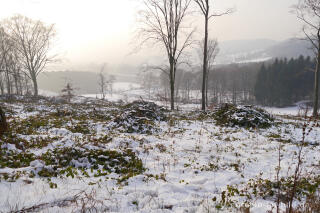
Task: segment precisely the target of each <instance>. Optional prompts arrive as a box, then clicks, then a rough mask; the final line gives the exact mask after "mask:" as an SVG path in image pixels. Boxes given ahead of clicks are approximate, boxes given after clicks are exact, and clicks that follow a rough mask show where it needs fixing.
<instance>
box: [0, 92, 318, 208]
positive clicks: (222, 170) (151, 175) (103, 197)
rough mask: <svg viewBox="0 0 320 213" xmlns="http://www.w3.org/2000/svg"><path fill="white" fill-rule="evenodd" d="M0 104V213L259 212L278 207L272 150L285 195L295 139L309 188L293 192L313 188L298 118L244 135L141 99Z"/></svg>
mask: <svg viewBox="0 0 320 213" xmlns="http://www.w3.org/2000/svg"><path fill="white" fill-rule="evenodd" d="M4 107H5V111H6V112H7V113H8V116H9V123H10V125H11V127H12V129H11V131H12V134H9V135H7V136H4V137H3V138H2V139H1V140H0V145H1V151H0V180H1V182H0V191H1V194H0V212H10V211H18V210H24V211H43V212H82V211H87V212H217V211H219V212H239V211H240V209H242V210H243V209H245V208H248V207H249V208H250V212H257V213H260V212H266V211H268V210H272V208H273V210H274V208H275V205H276V202H275V200H276V192H277V189H276V188H275V185H274V184H275V183H277V182H276V180H277V179H276V176H277V171H278V170H277V168H278V164H279V150H280V159H281V162H280V165H281V169H280V170H279V176H280V177H283V178H284V179H283V181H282V182H281V184H282V185H281V186H282V187H284V188H287V189H288V187H287V186H288V185H286V184H288V183H289V182H288V181H289V179H287V178H290V177H292V175H293V174H294V169H295V165H296V164H297V153H299V147H300V146H298V145H299V144H300V143H301V142H302V141H304V142H305V143H304V146H303V149H302V154H303V170H302V174H308V175H309V176H308V180H310V181H309V182H308V181H307V182H304V185H303V186H301V188H299V190H303V192H304V193H306V194H308V193H311V192H310V191H308V187H309V188H312V187H313V188H312V189H316V190H319V184H320V179H319V174H320V173H319V167H320V156H319V152H320V146H319V138H320V127H319V126H316V125H314V123H313V122H312V121H307V120H304V119H303V118H301V117H292V116H291V117H290V116H286V117H280V116H276V117H275V121H274V122H273V123H272V126H271V127H270V128H244V127H239V126H237V125H235V126H233V127H230V126H228V125H218V123H217V121H216V115H215V113H214V112H208V113H206V114H204V113H201V112H199V111H180V112H169V111H167V110H166V109H164V108H161V107H158V106H156V105H154V104H145V103H143V102H141V101H140V102H135V103H130V104H127V105H125V104H115V103H110V102H105V101H100V100H94V99H91V98H81V99H77V100H75V102H74V103H70V104H56V103H53V102H50V101H48V100H45V99H42V100H39V101H38V102H37V103H32V102H28V101H19V102H16V103H6V104H4ZM239 116H240V117H241V116H242V115H240V114H237V117H239ZM305 123H306V125H304V124H305ZM305 127H306V128H307V131H308V134H305V135H303V129H304V128H305ZM146 128H147V130H148V131H145V130H146ZM311 128H312V131H311ZM309 130H310V132H309ZM303 136H305V139H303ZM279 147H280V149H279ZM305 177H306V176H305ZM317 184H318V185H317ZM283 196H284V195H283ZM298 197H299V198H301V201H299V200H297V199H295V202H294V204H295V206H297V205H299V204H304V198H305V194H303V193H301V194H300V191H299V193H297V198H298ZM283 202H285V201H284V200H283ZM281 207H282V208H283V209H284V207H285V206H284V204H282V205H281Z"/></svg>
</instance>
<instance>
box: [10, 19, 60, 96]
mask: <svg viewBox="0 0 320 213" xmlns="http://www.w3.org/2000/svg"><path fill="white" fill-rule="evenodd" d="M5 25H6V30H7V31H8V34H9V35H10V36H11V39H12V40H13V42H14V44H15V48H16V49H17V51H18V53H19V57H20V60H21V63H22V70H23V71H24V72H25V73H26V75H27V76H28V77H29V78H30V79H31V80H32V83H33V87H34V95H35V96H37V95H38V83H37V76H38V75H39V73H41V72H42V71H43V70H44V69H45V68H46V66H47V65H48V64H49V63H52V62H54V61H55V58H56V57H55V56H54V55H51V56H50V55H49V51H50V50H51V48H52V42H53V38H54V37H55V35H56V32H55V29H54V25H46V24H44V23H43V22H41V21H39V20H32V19H30V18H28V17H25V16H22V15H16V16H13V17H11V18H10V19H7V20H6V21H5Z"/></svg>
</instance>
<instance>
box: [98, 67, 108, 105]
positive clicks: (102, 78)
mask: <svg viewBox="0 0 320 213" xmlns="http://www.w3.org/2000/svg"><path fill="white" fill-rule="evenodd" d="M104 68H105V64H103V65H102V68H101V70H100V73H99V74H98V78H99V81H98V84H99V88H100V92H101V96H102V97H101V98H102V100H104V99H105V97H106V89H107V88H106V87H107V79H106V76H105V74H104Z"/></svg>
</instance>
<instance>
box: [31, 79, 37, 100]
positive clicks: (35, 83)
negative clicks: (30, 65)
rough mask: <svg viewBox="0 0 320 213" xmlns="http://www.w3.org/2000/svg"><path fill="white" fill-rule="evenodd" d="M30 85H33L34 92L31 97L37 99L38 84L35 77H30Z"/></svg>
mask: <svg viewBox="0 0 320 213" xmlns="http://www.w3.org/2000/svg"><path fill="white" fill-rule="evenodd" d="M32 83H33V90H34V93H33V95H34V96H35V97H37V96H38V82H37V77H36V76H32Z"/></svg>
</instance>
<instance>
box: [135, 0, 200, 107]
mask: <svg viewBox="0 0 320 213" xmlns="http://www.w3.org/2000/svg"><path fill="white" fill-rule="evenodd" d="M191 1H192V0H143V5H144V9H143V10H141V11H140V13H139V17H140V20H139V22H140V24H141V27H140V28H139V29H138V37H140V38H142V42H141V43H140V45H141V46H142V45H144V44H145V43H147V42H154V43H155V44H161V46H162V47H164V48H165V50H166V55H167V59H168V62H169V72H168V75H169V79H170V94H171V97H170V102H171V110H174V101H175V79H176V72H177V65H178V61H179V59H180V57H181V55H182V54H183V52H184V51H185V49H186V48H187V47H189V46H190V45H191V44H192V34H193V32H194V30H191V31H188V32H185V31H184V32H183V30H186V28H185V27H183V26H182V24H183V22H184V20H185V18H186V16H187V15H188V9H189V6H190V3H191ZM183 34H184V38H182V37H183ZM181 40H182V42H181Z"/></svg>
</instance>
